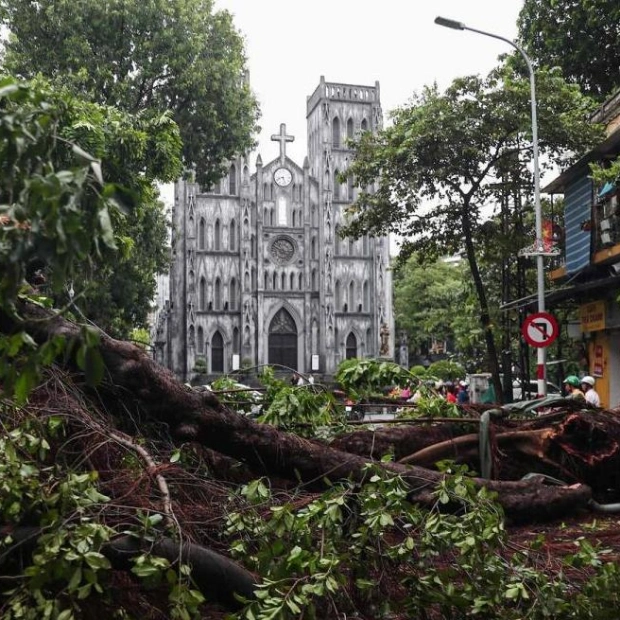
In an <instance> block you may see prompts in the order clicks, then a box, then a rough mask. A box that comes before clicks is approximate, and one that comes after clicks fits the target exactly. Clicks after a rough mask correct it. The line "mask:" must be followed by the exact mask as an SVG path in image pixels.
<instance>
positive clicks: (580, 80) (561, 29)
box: [518, 0, 620, 99]
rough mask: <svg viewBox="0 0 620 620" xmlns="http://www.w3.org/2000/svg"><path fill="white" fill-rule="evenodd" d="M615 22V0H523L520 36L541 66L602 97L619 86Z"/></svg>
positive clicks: (619, 8) (618, 14)
mask: <svg viewBox="0 0 620 620" xmlns="http://www.w3.org/2000/svg"><path fill="white" fill-rule="evenodd" d="M619 22H620V4H618V2H617V1H616V0H525V3H524V5H523V8H522V9H521V13H520V14H519V21H518V25H519V38H520V40H521V41H522V42H523V44H524V45H525V47H526V49H527V51H528V54H529V55H530V56H531V57H532V59H533V60H535V61H536V62H537V63H538V64H539V65H544V66H547V67H560V69H561V71H562V74H563V75H564V77H565V78H566V80H568V81H569V82H572V83H574V84H578V85H579V86H580V87H581V88H582V90H583V91H584V92H585V93H587V94H589V95H592V96H594V97H597V98H598V99H604V98H605V97H607V96H608V95H610V94H612V93H613V92H614V91H615V90H616V89H617V88H619V87H620V30H619V29H618V23H619Z"/></svg>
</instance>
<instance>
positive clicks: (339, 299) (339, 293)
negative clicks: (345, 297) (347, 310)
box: [334, 280, 342, 309]
mask: <svg viewBox="0 0 620 620" xmlns="http://www.w3.org/2000/svg"><path fill="white" fill-rule="evenodd" d="M334 292H335V295H336V308H338V309H340V308H342V291H341V287H340V280H336V286H335V287H334Z"/></svg>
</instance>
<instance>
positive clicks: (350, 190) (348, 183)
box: [347, 176, 355, 200]
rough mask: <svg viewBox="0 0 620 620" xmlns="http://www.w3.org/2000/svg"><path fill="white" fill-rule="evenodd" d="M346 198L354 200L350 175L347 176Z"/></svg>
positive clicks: (353, 189)
mask: <svg viewBox="0 0 620 620" xmlns="http://www.w3.org/2000/svg"><path fill="white" fill-rule="evenodd" d="M347 198H348V199H349V200H355V184H354V181H353V177H351V176H349V177H347Z"/></svg>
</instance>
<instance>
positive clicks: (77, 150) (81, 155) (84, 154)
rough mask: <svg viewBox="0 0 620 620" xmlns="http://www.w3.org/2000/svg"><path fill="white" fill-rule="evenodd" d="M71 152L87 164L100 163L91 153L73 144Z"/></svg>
mask: <svg viewBox="0 0 620 620" xmlns="http://www.w3.org/2000/svg"><path fill="white" fill-rule="evenodd" d="M71 150H72V151H73V153H75V155H77V156H78V158H79V159H81V160H83V161H85V162H96V161H98V160H97V158H96V157H93V156H92V155H91V154H90V153H87V152H86V151H84V150H83V149H81V148H80V147H79V146H78V145H77V144H73V145H72V146H71Z"/></svg>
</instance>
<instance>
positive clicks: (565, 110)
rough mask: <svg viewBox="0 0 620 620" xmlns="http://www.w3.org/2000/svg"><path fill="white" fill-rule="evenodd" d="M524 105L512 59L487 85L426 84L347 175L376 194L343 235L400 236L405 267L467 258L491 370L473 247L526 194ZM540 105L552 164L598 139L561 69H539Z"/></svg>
mask: <svg viewBox="0 0 620 620" xmlns="http://www.w3.org/2000/svg"><path fill="white" fill-rule="evenodd" d="M529 100H530V85H529V80H528V79H527V78H525V77H524V76H523V75H522V73H520V71H519V65H518V64H516V63H515V62H514V60H513V59H512V58H510V59H509V60H508V62H507V63H506V64H504V65H502V66H501V67H499V68H498V69H495V70H494V71H492V72H491V73H490V74H489V75H488V76H487V77H486V78H481V77H479V76H469V77H463V78H459V79H456V80H455V81H454V82H453V83H452V85H451V86H450V87H449V88H448V89H446V91H445V92H444V93H441V92H439V90H438V89H437V87H427V88H425V89H424V91H423V92H422V93H421V94H419V95H417V94H416V95H414V97H413V99H412V102H411V103H410V104H409V105H407V106H404V107H402V108H399V109H397V110H396V111H395V112H394V114H393V125H391V126H390V127H387V128H386V129H384V130H383V131H381V132H379V133H378V134H376V135H371V134H364V135H363V136H362V137H361V139H360V141H359V142H358V144H357V145H356V154H355V159H354V161H353V163H352V165H351V166H350V168H349V169H348V171H347V174H349V175H351V176H353V177H354V178H355V179H356V182H357V184H358V185H359V186H360V188H371V189H375V190H376V191H374V192H373V191H367V190H366V189H362V191H360V193H359V195H358V199H357V200H356V202H355V204H354V205H352V207H351V208H350V209H349V215H350V218H351V220H350V223H349V225H348V227H347V228H346V229H345V230H344V233H345V234H352V235H354V236H359V235H361V234H365V233H371V234H381V233H385V232H388V231H391V232H396V233H399V234H401V235H402V236H403V237H404V238H405V241H404V243H403V245H402V247H401V260H403V259H405V258H406V257H407V256H408V255H410V254H411V253H412V252H414V251H415V252H417V253H418V255H419V256H420V257H421V259H422V260H423V261H426V262H433V261H434V260H436V258H437V257H439V256H442V255H448V254H453V253H456V252H458V251H461V250H464V251H465V256H466V258H467V262H468V265H469V269H470V275H471V278H472V282H473V285H474V287H475V291H476V295H477V298H478V302H479V308H480V321H481V324H482V327H483V330H484V336H485V340H486V344H487V350H488V355H489V364H490V365H491V369H492V371H493V370H494V367H496V366H497V355H496V352H495V345H494V341H493V337H492V333H491V322H490V311H489V304H488V299H487V292H486V290H485V286H484V283H483V279H482V276H481V273H480V270H479V267H478V260H477V249H478V248H477V246H478V244H479V243H480V242H481V241H482V240H483V239H482V238H481V236H480V234H479V233H480V230H481V227H482V225H483V223H484V221H485V220H487V219H488V217H489V210H490V208H492V207H493V205H494V204H498V203H499V202H500V198H501V197H503V196H504V195H506V193H517V194H520V193H522V192H523V190H524V189H525V194H526V196H527V195H531V190H532V186H533V184H532V181H533V179H532V176H531V174H530V173H529V172H528V165H527V164H528V163H529V162H530V159H531V155H532V148H531V129H532V124H531V117H530V105H529ZM537 100H538V125H539V130H540V139H539V147H540V152H541V153H542V154H544V155H547V156H548V158H549V160H550V161H555V162H557V161H559V160H560V159H561V157H562V156H565V155H566V153H570V154H571V155H572V156H573V157H574V156H575V153H579V152H582V151H583V149H585V148H587V147H588V146H589V145H590V144H592V143H593V141H594V140H595V139H596V137H597V136H599V135H600V132H601V128H600V127H598V126H594V125H592V124H591V123H589V122H588V120H587V117H588V114H589V112H590V111H591V110H592V108H593V102H592V101H591V100H590V99H589V98H587V97H585V96H583V95H582V94H581V92H580V91H579V88H578V87H577V86H574V85H568V84H567V83H566V82H565V81H564V79H563V78H562V77H561V76H560V75H559V74H558V73H557V72H553V71H548V70H541V71H539V72H538V74H537ZM532 240H533V239H532V238H531V237H530V241H529V242H528V243H527V245H530V244H531V242H532ZM524 245H525V243H524ZM494 374H495V372H494ZM498 392H499V389H498Z"/></svg>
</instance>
